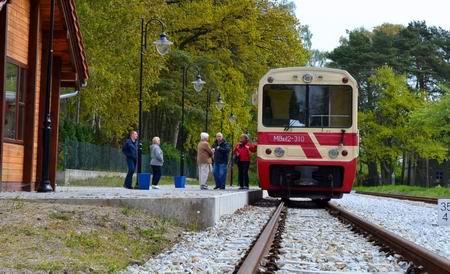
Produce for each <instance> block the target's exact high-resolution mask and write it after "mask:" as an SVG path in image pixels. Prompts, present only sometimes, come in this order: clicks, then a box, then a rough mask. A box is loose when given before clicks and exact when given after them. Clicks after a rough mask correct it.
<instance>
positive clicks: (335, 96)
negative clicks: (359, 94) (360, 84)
mask: <svg viewBox="0 0 450 274" xmlns="http://www.w3.org/2000/svg"><path fill="white" fill-rule="evenodd" d="M351 125H352V89H351V87H350V86H332V85H330V86H315V85H311V86H310V88H309V126H310V127H332V128H348V127H351Z"/></svg>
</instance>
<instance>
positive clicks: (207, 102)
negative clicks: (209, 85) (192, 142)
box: [205, 89, 211, 132]
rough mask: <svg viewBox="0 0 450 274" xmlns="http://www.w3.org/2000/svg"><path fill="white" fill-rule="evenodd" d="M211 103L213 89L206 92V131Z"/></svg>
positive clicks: (206, 129) (206, 130)
mask: <svg viewBox="0 0 450 274" xmlns="http://www.w3.org/2000/svg"><path fill="white" fill-rule="evenodd" d="M210 105H211V89H208V90H207V92H206V109H205V112H206V117H205V132H208V113H209V106H210Z"/></svg>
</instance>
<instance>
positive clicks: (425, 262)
mask: <svg viewBox="0 0 450 274" xmlns="http://www.w3.org/2000/svg"><path fill="white" fill-rule="evenodd" d="M327 208H328V210H329V211H330V213H331V214H332V215H335V216H337V217H342V218H343V219H345V220H347V221H349V222H350V223H352V224H354V225H355V226H357V227H358V228H360V229H361V230H363V231H365V232H367V233H369V234H371V235H372V236H374V237H375V238H376V239H377V240H379V241H380V242H381V243H383V244H385V245H386V246H388V247H389V248H391V249H392V250H394V251H396V252H398V253H399V254H401V255H402V256H403V257H405V258H406V259H408V260H411V261H412V262H414V263H415V264H417V265H421V266H423V267H424V269H425V270H426V271H428V273H436V274H445V273H450V261H449V260H447V259H446V258H444V257H441V256H439V255H436V254H434V253H432V252H430V251H429V250H427V249H426V248H424V247H422V246H419V245H417V244H415V243H413V242H411V241H408V240H406V239H404V238H402V237H400V236H398V235H396V234H394V233H392V232H390V231H388V230H386V229H384V228H382V227H381V226H378V225H376V224H372V223H369V222H367V221H366V220H364V219H363V218H361V217H359V216H357V215H355V214H353V213H350V212H349V211H347V210H345V209H343V208H341V207H338V206H335V205H333V204H331V203H328V205H327Z"/></svg>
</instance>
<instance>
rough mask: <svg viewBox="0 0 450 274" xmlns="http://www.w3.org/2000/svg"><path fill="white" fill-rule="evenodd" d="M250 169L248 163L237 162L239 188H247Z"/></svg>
mask: <svg viewBox="0 0 450 274" xmlns="http://www.w3.org/2000/svg"><path fill="white" fill-rule="evenodd" d="M249 167H250V162H249V161H239V163H238V170H239V176H238V179H239V186H240V187H248V168H249Z"/></svg>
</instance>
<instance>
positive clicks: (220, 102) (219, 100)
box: [216, 93, 225, 133]
mask: <svg viewBox="0 0 450 274" xmlns="http://www.w3.org/2000/svg"><path fill="white" fill-rule="evenodd" d="M224 106H225V103H224V101H223V100H222V97H221V96H220V93H219V96H217V101H216V107H217V109H218V110H219V111H221V112H222V113H221V115H222V118H221V119H220V132H222V133H223V107H224Z"/></svg>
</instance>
